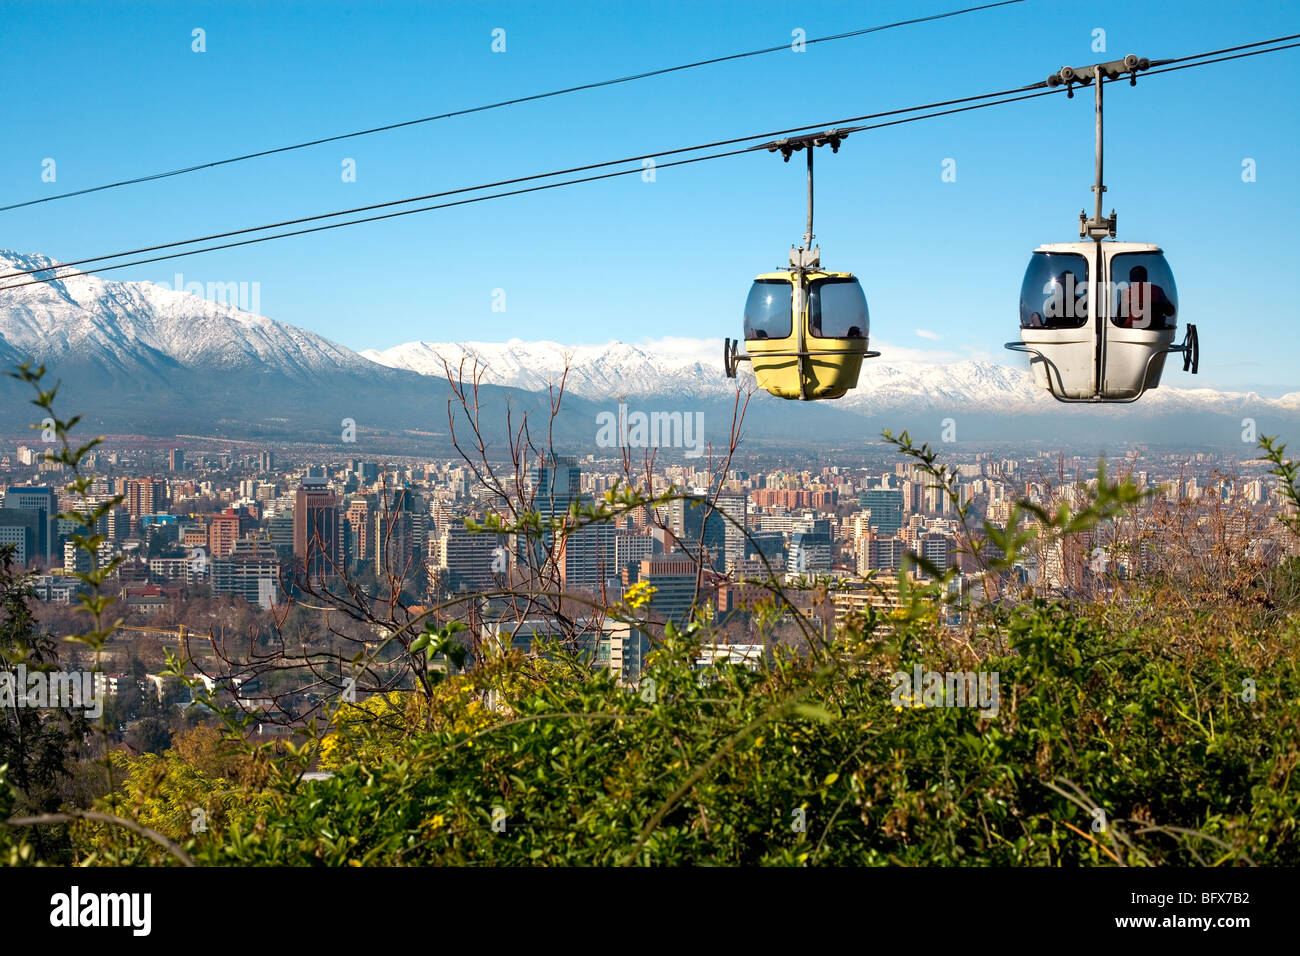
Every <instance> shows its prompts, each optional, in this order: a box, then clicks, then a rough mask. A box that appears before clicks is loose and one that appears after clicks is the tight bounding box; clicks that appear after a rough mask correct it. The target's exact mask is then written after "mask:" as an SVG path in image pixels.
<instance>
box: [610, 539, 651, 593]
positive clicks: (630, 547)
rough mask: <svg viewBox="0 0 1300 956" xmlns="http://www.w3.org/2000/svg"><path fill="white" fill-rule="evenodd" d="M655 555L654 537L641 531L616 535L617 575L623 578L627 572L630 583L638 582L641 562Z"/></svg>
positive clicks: (615, 566) (615, 563)
mask: <svg viewBox="0 0 1300 956" xmlns="http://www.w3.org/2000/svg"><path fill="white" fill-rule="evenodd" d="M654 553H655V539H654V535H651V534H646V533H644V532H641V531H619V532H617V533H616V534H615V535H614V570H615V573H617V574H618V575H620V576H621V575H622V574H623V572H624V571H626V572H627V573H628V578H629V580H630V581H635V580H636V575H637V569H638V568H639V567H640V566H641V562H642V561H644V560H645V559H646V558H652V557H654Z"/></svg>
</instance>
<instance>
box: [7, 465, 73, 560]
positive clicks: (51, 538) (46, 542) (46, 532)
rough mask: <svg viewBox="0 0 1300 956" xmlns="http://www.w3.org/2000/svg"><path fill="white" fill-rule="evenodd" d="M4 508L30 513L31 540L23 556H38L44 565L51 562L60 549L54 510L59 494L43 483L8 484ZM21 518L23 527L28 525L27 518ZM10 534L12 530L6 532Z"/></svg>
mask: <svg viewBox="0 0 1300 956" xmlns="http://www.w3.org/2000/svg"><path fill="white" fill-rule="evenodd" d="M4 509H5V510H6V511H20V512H28V513H30V514H32V515H33V516H34V519H33V520H34V522H35V528H34V529H33V530H34V540H32V541H31V542H30V546H29V549H26V550H27V560H28V561H32V560H39V561H41V562H42V563H43V565H44V566H45V567H49V566H50V565H51V564H52V563H54V562H55V560H56V557H57V556H60V555H61V554H62V552H61V551H60V550H59V548H60V544H59V540H58V539H59V531H58V513H59V496H58V495H56V494H55V493H54V492H53V491H52V490H51V489H49V488H46V487H30V486H26V485H22V486H15V487H11V488H10V489H9V490H8V491H6V492H5V502H4ZM9 517H10V518H11V519H12V520H15V521H17V520H22V521H23V522H24V527H30V524H29V523H28V522H27V519H17V518H16V517H15V516H13V515H11V516H9ZM10 536H11V537H12V536H14V532H10Z"/></svg>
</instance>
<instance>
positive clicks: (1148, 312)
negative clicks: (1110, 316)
mask: <svg viewBox="0 0 1300 956" xmlns="http://www.w3.org/2000/svg"><path fill="white" fill-rule="evenodd" d="M1175 312H1176V309H1175V308H1174V304H1173V303H1172V302H1170V301H1169V297H1168V296H1167V295H1165V290H1164V289H1162V288H1160V286H1158V285H1156V284H1155V283H1154V282H1150V281H1148V275H1147V269H1146V266H1134V267H1133V268H1132V269H1130V270H1129V273H1128V288H1127V289H1125V290H1124V291H1123V293H1121V295H1120V300H1119V314H1118V315H1117V316H1116V317H1115V324H1116V325H1118V326H1120V327H1121V328H1125V329H1165V328H1170V327H1171V324H1168V323H1167V320H1168V319H1171V318H1173V317H1174V314H1175Z"/></svg>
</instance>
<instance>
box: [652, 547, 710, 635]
mask: <svg viewBox="0 0 1300 956" xmlns="http://www.w3.org/2000/svg"><path fill="white" fill-rule="evenodd" d="M696 570H697V569H696V566H695V562H694V561H691V560H690V559H689V558H670V557H662V558H646V559H645V560H644V561H642V562H641V568H640V571H639V574H638V578H639V580H641V581H643V582H645V583H646V584H649V585H650V586H651V587H652V588H654V589H655V592H654V594H653V595H652V596H651V598H650V622H651V624H652V625H655V628H656V630H657V631H659V632H662V628H663V625H664V624H666V623H667V622H668V621H672V622H673V623H674V624H676V625H677V626H679V627H680V626H681V625H683V624H685V623H686V622H687V621H689V620H690V618H691V611H692V609H693V608H694V606H695V597H696V594H695V581H696Z"/></svg>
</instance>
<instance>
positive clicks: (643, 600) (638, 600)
mask: <svg viewBox="0 0 1300 956" xmlns="http://www.w3.org/2000/svg"><path fill="white" fill-rule="evenodd" d="M657 590H659V589H658V588H655V587H651V586H650V584H649V583H647V582H645V581H638V582H637V583H636V584H634V585H632V586H631V587H630V588H628V589H627V591H626V593H624V595H623V600H624V601H626V602H627V606H628V607H630V608H632V609H634V610H635V609H636V608H639V607H642V606H644V605H645V604H648V603H649V602H650V599H651V598H652V597H654V594H655V592H656V591H657Z"/></svg>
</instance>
